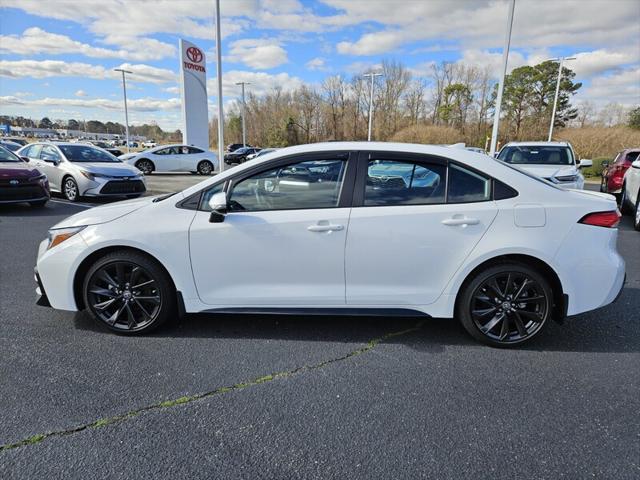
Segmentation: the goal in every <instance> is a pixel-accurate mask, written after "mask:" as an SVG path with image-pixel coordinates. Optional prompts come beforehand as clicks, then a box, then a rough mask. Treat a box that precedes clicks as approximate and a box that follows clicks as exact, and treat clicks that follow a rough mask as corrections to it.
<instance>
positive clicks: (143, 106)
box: [0, 96, 182, 112]
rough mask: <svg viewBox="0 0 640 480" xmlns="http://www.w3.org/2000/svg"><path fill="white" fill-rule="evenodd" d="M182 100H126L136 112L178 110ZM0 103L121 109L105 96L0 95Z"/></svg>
mask: <svg viewBox="0 0 640 480" xmlns="http://www.w3.org/2000/svg"><path fill="white" fill-rule="evenodd" d="M181 104H182V102H181V100H180V99H179V98H170V99H168V100H161V99H156V98H148V97H147V98H137V99H130V100H128V101H127V107H128V108H129V110H131V111H136V112H154V111H159V110H178V109H179V108H180V106H181ZM0 105H23V106H25V107H51V106H56V107H76V108H97V109H100V110H121V109H122V102H120V101H116V100H109V99H106V98H95V99H81V98H50V97H46V98H39V99H33V100H24V99H19V98H17V97H15V96H5V97H0Z"/></svg>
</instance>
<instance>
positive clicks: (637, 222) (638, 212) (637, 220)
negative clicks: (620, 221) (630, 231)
mask: <svg viewBox="0 0 640 480" xmlns="http://www.w3.org/2000/svg"><path fill="white" fill-rule="evenodd" d="M633 219H634V220H633V227H634V228H635V229H636V230H637V231H639V232H640V192H638V198H637V199H636V208H635V212H634V215H633Z"/></svg>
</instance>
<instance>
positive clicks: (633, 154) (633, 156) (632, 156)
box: [627, 152, 640, 163]
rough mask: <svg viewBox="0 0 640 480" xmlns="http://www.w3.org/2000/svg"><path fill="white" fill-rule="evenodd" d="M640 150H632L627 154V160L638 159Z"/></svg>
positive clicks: (633, 160)
mask: <svg viewBox="0 0 640 480" xmlns="http://www.w3.org/2000/svg"><path fill="white" fill-rule="evenodd" d="M638 155H640V152H631V153H628V154H627V162H632V163H633V162H635V161H636V160H637V159H638Z"/></svg>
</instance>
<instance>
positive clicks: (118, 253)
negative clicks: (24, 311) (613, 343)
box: [36, 142, 625, 346]
mask: <svg viewBox="0 0 640 480" xmlns="http://www.w3.org/2000/svg"><path fill="white" fill-rule="evenodd" d="M380 172H394V173H393V175H392V177H393V178H398V179H400V181H380V175H381V173H380ZM398 172H400V173H398ZM424 179H429V181H424ZM618 221H619V212H618V210H617V207H616V202H615V199H614V197H612V196H610V195H606V194H601V193H595V192H583V191H572V190H566V189H563V188H558V187H557V186H556V185H554V184H552V183H550V182H547V181H545V180H542V179H539V178H537V177H535V176H533V175H529V174H528V173H526V172H523V171H522V170H520V169H517V168H514V167H511V166H510V165H508V164H506V163H503V162H500V161H496V162H487V158H486V156H485V155H480V154H477V153H474V152H469V151H466V150H461V149H454V148H447V147H436V146H425V145H407V144H393V143H359V142H348V143H327V144H316V145H304V146H298V147H291V148H285V149H282V150H279V151H278V152H277V153H274V154H271V155H269V156H267V157H266V158H265V159H264V160H260V159H257V160H254V161H252V162H249V163H246V164H243V165H241V166H238V167H235V168H232V169H230V170H227V171H225V172H224V173H222V174H220V175H217V176H215V177H213V178H211V179H208V180H205V181H203V182H202V183H200V184H198V185H195V186H193V187H191V188H188V189H186V190H184V191H182V192H179V193H176V194H173V195H165V196H160V197H155V198H144V199H138V200H134V201H129V202H121V203H116V204H111V205H106V206H101V207H97V208H93V209H90V210H87V211H85V212H82V213H79V214H77V215H74V216H72V217H69V218H68V219H66V220H64V221H62V222H60V223H59V224H58V225H55V226H54V227H53V228H52V229H51V230H50V231H49V237H48V238H47V239H45V240H44V241H43V242H42V243H41V245H40V248H39V252H38V260H37V268H36V281H37V283H38V288H37V291H38V293H39V294H40V298H39V302H40V303H42V304H50V305H51V306H53V307H54V308H57V309H62V310H70V311H77V310H83V309H85V310H87V311H88V312H89V313H90V314H91V315H92V316H93V317H94V318H95V319H97V321H98V322H101V323H103V324H104V325H105V326H106V327H108V328H109V329H111V330H113V331H116V332H121V333H126V334H133V333H143V332H149V331H151V330H152V329H154V328H156V327H158V326H159V325H161V324H162V323H164V322H166V321H167V320H169V319H171V318H175V317H176V316H178V315H181V314H182V313H184V312H209V313H216V312H227V313H228V312H243V313H246V312H263V313H264V312H270V313H283V312H295V313H299V314H305V313H308V314H311V313H318V312H334V313H335V312H341V313H346V314H360V315H362V314H367V315H375V314H378V315H380V314H382V315H386V316H389V317H392V316H393V315H400V314H407V313H410V314H420V315H425V316H431V317H448V318H457V319H458V320H460V321H461V322H462V324H463V325H464V327H465V328H466V330H467V331H468V332H469V333H470V334H471V335H472V336H474V337H475V338H476V339H478V340H480V341H482V342H485V343H487V344H490V345H496V346H512V345H518V344H522V343H524V342H526V341H528V340H530V339H532V338H534V337H535V336H537V335H538V334H540V332H542V331H543V329H544V327H545V326H546V325H547V324H548V323H549V322H550V321H551V320H552V319H555V320H560V319H562V318H564V317H565V316H567V315H576V314H579V313H582V312H586V311H589V310H593V309H596V308H599V307H602V306H604V305H607V304H609V303H611V302H613V301H614V299H616V298H617V296H618V294H619V292H620V291H621V289H622V286H623V282H624V277H625V264H624V261H623V260H622V258H621V257H620V255H619V254H618V252H617V250H616V238H617V228H616V226H617V224H618Z"/></svg>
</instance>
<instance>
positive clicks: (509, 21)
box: [489, 0, 516, 157]
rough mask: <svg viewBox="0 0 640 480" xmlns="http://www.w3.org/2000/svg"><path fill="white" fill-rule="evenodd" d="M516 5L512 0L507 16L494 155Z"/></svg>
mask: <svg viewBox="0 0 640 480" xmlns="http://www.w3.org/2000/svg"><path fill="white" fill-rule="evenodd" d="M515 7H516V0H511V2H510V4H509V16H508V17H507V32H506V33H505V36H504V48H503V49H502V76H501V77H500V83H498V95H497V97H496V109H495V111H494V113H493V131H492V132H491V149H490V150H489V155H491V156H492V157H493V156H494V155H495V153H496V144H497V143H498V126H499V125H500V107H501V105H502V92H503V91H504V77H506V75H507V61H508V60H509V47H510V46H511V28H512V27H513V10H514V9H515Z"/></svg>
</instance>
